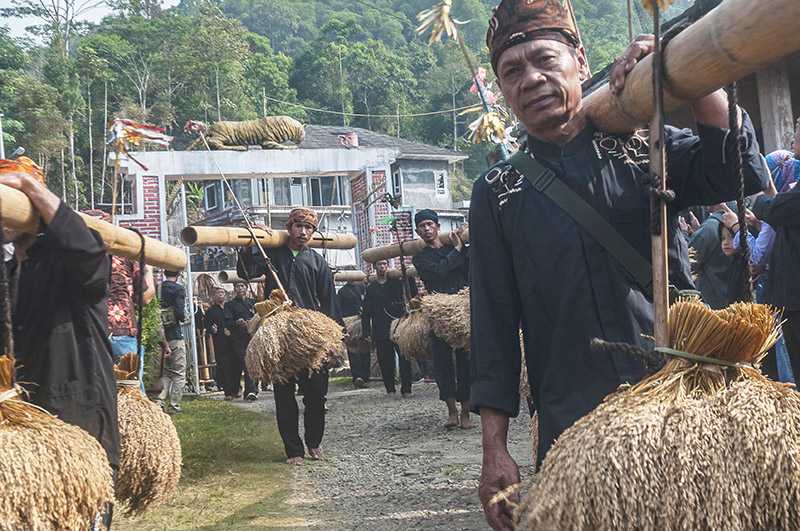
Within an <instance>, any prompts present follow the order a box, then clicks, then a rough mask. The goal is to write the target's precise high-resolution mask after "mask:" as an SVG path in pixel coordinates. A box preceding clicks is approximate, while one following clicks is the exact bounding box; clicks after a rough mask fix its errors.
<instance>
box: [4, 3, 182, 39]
mask: <svg viewBox="0 0 800 531" xmlns="http://www.w3.org/2000/svg"><path fill="white" fill-rule="evenodd" d="M79 1H80V3H83V2H84V1H85V0H79ZM178 1H179V0H165V1H164V2H163V4H164V7H169V6H174V5H176V4H177V3H178ZM3 7H12V5H11V0H0V8H3ZM110 13H111V10H110V9H109V8H108V7H106V6H101V7H97V8H95V9H92V10H91V11H87V12H86V15H85V16H84V17H83V20H87V21H89V22H99V21H100V20H102V19H103V17H104V16H106V15H109V14H110ZM34 24H36V20H34V19H30V18H2V19H0V25H3V26H7V27H8V28H10V29H11V35H12V36H14V37H27V36H28V34H27V32H26V31H25V27H26V26H32V25H34Z"/></svg>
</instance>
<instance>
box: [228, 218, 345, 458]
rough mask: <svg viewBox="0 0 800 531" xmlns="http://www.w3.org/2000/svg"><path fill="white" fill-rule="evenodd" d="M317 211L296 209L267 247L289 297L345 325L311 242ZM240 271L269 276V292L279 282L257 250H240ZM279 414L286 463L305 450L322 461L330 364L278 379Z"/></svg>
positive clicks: (330, 279) (245, 275)
mask: <svg viewBox="0 0 800 531" xmlns="http://www.w3.org/2000/svg"><path fill="white" fill-rule="evenodd" d="M317 222H318V221H317V213H316V212H314V211H313V210H311V209H308V208H295V209H293V210H292V211H291V212H290V213H289V219H288V220H287V221H286V229H287V230H288V231H289V241H288V243H287V244H286V245H284V246H282V247H277V248H273V249H267V250H266V253H267V256H268V258H269V259H270V261H271V262H272V265H273V267H274V268H275V272H276V273H277V276H278V278H279V279H280V282H281V284H282V285H283V288H284V289H285V290H286V293H287V294H288V295H289V298H290V299H291V301H292V302H293V303H294V304H295V306H297V307H298V308H306V309H309V310H314V311H318V312H321V313H324V314H325V315H327V316H328V317H330V318H331V319H333V320H335V321H336V322H338V323H339V324H341V325H342V327H344V323H343V321H342V318H341V317H340V316H339V310H338V308H337V304H336V289H335V287H334V284H333V275H332V274H331V268H330V267H329V266H328V263H327V262H326V261H325V258H323V256H322V255H321V254H319V253H317V252H315V251H314V250H312V249H311V248H309V247H308V242H309V241H310V240H311V237H312V236H313V235H314V232H316V230H317ZM236 269H237V272H238V273H239V277H241V278H257V277H260V276H262V275H266V279H267V280H266V288H267V289H266V290H265V292H266V293H270V292H271V291H272V290H273V289H276V288H277V287H278V286H277V284H276V282H275V279H274V278H273V277H272V274H271V273H270V271H269V270H268V268H267V264H266V263H265V260H264V257H262V256H261V254H260V252H259V251H258V249H256V248H244V249H242V250H241V251H240V252H239V261H238V264H237V267H236ZM295 385H297V386H298V387H300V390H301V391H302V392H303V404H304V405H305V412H304V414H303V424H304V427H305V433H304V439H301V438H300V432H299V427H298V420H299V411H298V408H297V401H296V399H295ZM274 391H275V415H276V417H277V420H278V431H280V434H281V439H283V445H284V448H285V450H286V457H287V460H286V462H287V463H288V464H290V465H302V464H303V456H304V455H305V450H304V446H303V442H305V448H308V453H309V455H310V457H311V459H314V460H319V459H322V457H323V454H322V448H321V445H322V437H323V435H324V433H325V402H326V400H327V399H326V395H327V393H328V368H327V367H326V366H323V367H322V368H321V369H320V370H318V371H315V372H313V373H311V374H308V373H307V372H305V371H303V372H300V373H298V374H297V375H296V376H295V378H294V380H293V381H290V382H288V383H282V384H279V383H275V384H274Z"/></svg>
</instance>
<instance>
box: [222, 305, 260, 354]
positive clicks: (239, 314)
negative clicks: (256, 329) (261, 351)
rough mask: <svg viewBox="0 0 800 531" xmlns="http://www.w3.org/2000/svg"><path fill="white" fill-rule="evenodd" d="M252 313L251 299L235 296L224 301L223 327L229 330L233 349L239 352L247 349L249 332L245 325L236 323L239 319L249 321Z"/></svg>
mask: <svg viewBox="0 0 800 531" xmlns="http://www.w3.org/2000/svg"><path fill="white" fill-rule="evenodd" d="M253 315H254V311H253V301H251V300H250V299H240V298H239V297H236V298H234V299H231V300H229V301H228V302H227V303H225V327H226V328H227V329H228V330H230V332H231V335H230V340H231V341H230V342H231V345H232V346H233V349H234V350H235V351H236V352H237V353H239V354H241V353H243V352H244V351H245V350H246V349H247V344H248V343H249V342H250V334H249V333H248V332H247V328H246V327H245V326H241V325H239V324H237V323H236V321H238V320H239V319H244V320H245V322H247V321H249V320H250V319H251V318H252V317H253Z"/></svg>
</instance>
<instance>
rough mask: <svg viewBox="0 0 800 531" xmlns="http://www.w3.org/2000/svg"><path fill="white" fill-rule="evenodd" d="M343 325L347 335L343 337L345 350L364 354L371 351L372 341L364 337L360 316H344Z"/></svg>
mask: <svg viewBox="0 0 800 531" xmlns="http://www.w3.org/2000/svg"><path fill="white" fill-rule="evenodd" d="M344 326H345V329H346V330H347V337H345V339H344V344H345V346H346V347H347V350H349V351H350V352H356V353H359V354H366V353H368V352H371V351H372V342H371V341H368V340H366V339H364V331H363V330H362V329H361V316H359V315H354V316H352V317H345V318H344Z"/></svg>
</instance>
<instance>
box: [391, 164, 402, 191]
mask: <svg viewBox="0 0 800 531" xmlns="http://www.w3.org/2000/svg"><path fill="white" fill-rule="evenodd" d="M392 195H394V196H395V197H402V196H403V174H402V173H401V172H400V170H397V171H395V172H394V173H392Z"/></svg>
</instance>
